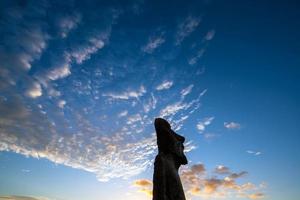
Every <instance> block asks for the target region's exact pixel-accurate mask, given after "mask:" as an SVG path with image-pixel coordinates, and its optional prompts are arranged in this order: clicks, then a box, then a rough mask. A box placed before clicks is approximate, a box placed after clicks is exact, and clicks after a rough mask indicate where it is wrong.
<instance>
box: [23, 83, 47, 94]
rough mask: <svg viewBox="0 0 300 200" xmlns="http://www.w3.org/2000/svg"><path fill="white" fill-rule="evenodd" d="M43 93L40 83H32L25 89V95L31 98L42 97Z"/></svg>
mask: <svg viewBox="0 0 300 200" xmlns="http://www.w3.org/2000/svg"><path fill="white" fill-rule="evenodd" d="M42 94H43V91H42V87H41V85H40V83H38V82H36V81H34V82H32V84H31V86H30V87H29V88H28V89H27V91H26V93H25V95H26V96H28V97H31V98H37V97H40V96H42Z"/></svg>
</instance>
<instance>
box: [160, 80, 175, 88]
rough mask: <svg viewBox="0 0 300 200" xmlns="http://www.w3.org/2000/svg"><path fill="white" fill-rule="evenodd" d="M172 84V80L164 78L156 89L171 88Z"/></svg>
mask: <svg viewBox="0 0 300 200" xmlns="http://www.w3.org/2000/svg"><path fill="white" fill-rule="evenodd" d="M172 85H173V81H168V80H165V81H163V82H162V83H161V84H159V85H158V86H156V90H167V89H169V88H171V87H172Z"/></svg>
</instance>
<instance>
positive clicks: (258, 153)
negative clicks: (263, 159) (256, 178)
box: [246, 150, 262, 156]
mask: <svg viewBox="0 0 300 200" xmlns="http://www.w3.org/2000/svg"><path fill="white" fill-rule="evenodd" d="M246 152H247V153H248V154H252V155H254V156H259V155H261V154H262V152H261V151H253V150H247V151H246Z"/></svg>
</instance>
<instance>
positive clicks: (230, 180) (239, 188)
mask: <svg viewBox="0 0 300 200" xmlns="http://www.w3.org/2000/svg"><path fill="white" fill-rule="evenodd" d="M247 174H248V173H247V172H246V171H241V172H232V171H231V170H230V168H228V167H226V166H223V165H219V166H217V167H216V168H215V169H214V170H213V171H212V172H211V173H208V172H207V170H206V168H205V166H204V164H201V163H200V164H195V165H192V166H189V167H187V168H183V169H182V170H180V177H181V180H182V183H183V186H184V189H185V193H186V197H187V199H191V198H192V197H195V196H196V197H202V198H240V197H243V198H248V199H261V198H264V197H265V195H264V193H263V192H262V189H263V188H264V187H265V184H264V183H263V184H259V185H255V184H253V183H251V182H246V183H241V184H240V183H237V181H236V180H237V179H240V178H243V177H245V176H246V175H247ZM134 185H135V186H137V187H139V188H140V189H139V192H144V193H146V194H147V195H149V196H152V181H150V180H148V179H140V180H136V181H135V182H134Z"/></svg>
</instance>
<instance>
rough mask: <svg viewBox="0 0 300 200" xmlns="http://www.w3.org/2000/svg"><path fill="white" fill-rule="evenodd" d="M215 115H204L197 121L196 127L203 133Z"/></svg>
mask: <svg viewBox="0 0 300 200" xmlns="http://www.w3.org/2000/svg"><path fill="white" fill-rule="evenodd" d="M214 118H215V117H206V118H204V119H202V120H201V121H199V122H198V123H197V129H198V131H199V132H200V133H203V132H204V131H205V129H206V127H207V126H208V125H210V124H211V123H212V121H213V120H214Z"/></svg>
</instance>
